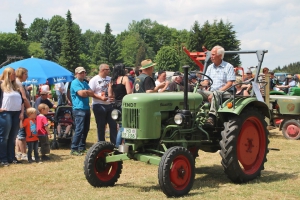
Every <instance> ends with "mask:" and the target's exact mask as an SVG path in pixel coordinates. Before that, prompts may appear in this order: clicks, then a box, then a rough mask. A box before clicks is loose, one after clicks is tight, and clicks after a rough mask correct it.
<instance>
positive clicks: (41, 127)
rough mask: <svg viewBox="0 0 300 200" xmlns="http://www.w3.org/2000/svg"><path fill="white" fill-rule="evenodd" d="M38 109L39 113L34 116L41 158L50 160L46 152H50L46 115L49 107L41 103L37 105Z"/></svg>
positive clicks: (49, 134) (49, 135)
mask: <svg viewBox="0 0 300 200" xmlns="http://www.w3.org/2000/svg"><path fill="white" fill-rule="evenodd" d="M38 110H39V113H40V114H39V115H38V116H37V117H36V130H37V134H38V138H39V142H40V145H41V154H42V156H41V158H42V160H43V161H45V160H50V158H49V157H48V156H46V154H50V143H49V138H48V137H50V138H51V137H52V136H51V133H50V130H49V127H48V125H49V124H48V119H47V117H46V115H47V114H48V112H49V107H48V106H47V105H46V104H44V103H41V104H40V105H39V106H38Z"/></svg>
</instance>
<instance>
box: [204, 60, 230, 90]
mask: <svg viewBox="0 0 300 200" xmlns="http://www.w3.org/2000/svg"><path fill="white" fill-rule="evenodd" d="M205 75H207V76H209V77H210V78H211V79H212V80H213V84H212V85H211V89H210V91H215V90H219V89H220V88H222V87H223V86H224V85H226V83H227V82H228V81H235V73H234V69H233V66H232V65H231V64H230V63H228V62H225V61H222V63H221V64H220V65H219V66H216V65H215V64H214V63H212V64H211V65H209V66H208V68H207V71H206V73H205ZM204 79H208V78H207V77H205V78H204Z"/></svg>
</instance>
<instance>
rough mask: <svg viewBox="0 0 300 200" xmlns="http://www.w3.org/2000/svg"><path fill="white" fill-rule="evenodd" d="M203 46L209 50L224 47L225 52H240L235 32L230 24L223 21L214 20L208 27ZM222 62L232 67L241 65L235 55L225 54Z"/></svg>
mask: <svg viewBox="0 0 300 200" xmlns="http://www.w3.org/2000/svg"><path fill="white" fill-rule="evenodd" d="M205 44H206V47H207V48H208V49H210V50H211V49H212V48H213V47H214V46H216V45H220V46H222V47H224V49H225V51H238V50H240V45H241V42H240V41H239V40H238V39H237V38H236V32H235V31H234V30H233V25H232V24H231V23H230V22H227V23H224V22H223V20H220V21H219V22H217V21H216V20H215V21H214V23H213V24H212V25H211V26H210V30H209V34H208V35H207V37H206V39H205ZM224 60H225V61H227V62H229V63H231V64H232V65H233V66H239V65H240V64H241V61H240V57H239V55H237V54H228V55H226V54H225V57H224Z"/></svg>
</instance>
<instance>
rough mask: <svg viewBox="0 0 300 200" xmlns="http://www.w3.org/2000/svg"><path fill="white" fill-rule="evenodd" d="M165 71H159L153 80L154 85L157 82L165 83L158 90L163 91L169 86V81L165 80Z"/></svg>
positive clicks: (157, 83)
mask: <svg viewBox="0 0 300 200" xmlns="http://www.w3.org/2000/svg"><path fill="white" fill-rule="evenodd" d="M166 78H167V73H166V72H165V71H159V72H158V73H157V80H156V81H155V85H156V86H158V85H159V84H161V83H163V82H166V85H165V87H164V88H162V89H159V90H158V92H164V91H166V90H168V87H169V81H166Z"/></svg>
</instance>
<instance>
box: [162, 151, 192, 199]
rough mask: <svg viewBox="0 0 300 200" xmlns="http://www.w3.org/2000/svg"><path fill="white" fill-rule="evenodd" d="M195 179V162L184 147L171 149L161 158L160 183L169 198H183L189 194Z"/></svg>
mask: <svg viewBox="0 0 300 200" xmlns="http://www.w3.org/2000/svg"><path fill="white" fill-rule="evenodd" d="M194 179H195V161H194V158H193V156H192V154H191V153H190V151H188V150H187V149H186V148H184V147H179V146H176V147H171V148H169V149H168V150H167V151H166V152H165V153H164V155H163V156H162V158H161V161H160V163H159V166H158V181H159V185H160V188H161V189H162V191H163V193H165V195H167V196H175V197H179V196H183V195H186V194H188V193H189V191H190V190H191V188H192V187H193V184H194Z"/></svg>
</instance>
